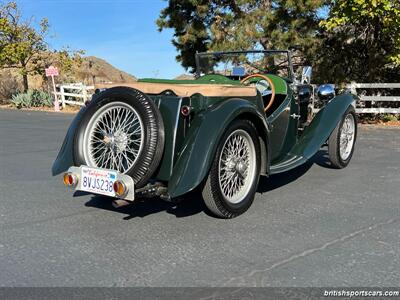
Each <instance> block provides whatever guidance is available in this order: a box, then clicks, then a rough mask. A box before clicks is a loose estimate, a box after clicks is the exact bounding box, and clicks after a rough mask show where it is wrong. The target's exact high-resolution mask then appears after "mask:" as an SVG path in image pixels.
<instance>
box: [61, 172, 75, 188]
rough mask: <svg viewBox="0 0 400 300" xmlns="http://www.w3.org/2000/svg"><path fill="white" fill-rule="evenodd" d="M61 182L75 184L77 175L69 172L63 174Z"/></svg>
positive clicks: (68, 184) (69, 184)
mask: <svg viewBox="0 0 400 300" xmlns="http://www.w3.org/2000/svg"><path fill="white" fill-rule="evenodd" d="M63 182H64V184H65V185H66V186H75V185H76V184H77V183H78V177H77V176H76V175H75V174H73V173H70V172H67V173H65V174H64V177H63Z"/></svg>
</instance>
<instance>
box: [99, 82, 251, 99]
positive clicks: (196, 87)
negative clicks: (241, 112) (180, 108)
mask: <svg viewBox="0 0 400 300" xmlns="http://www.w3.org/2000/svg"><path fill="white" fill-rule="evenodd" d="M116 86H125V87H131V88H135V89H137V90H139V91H141V92H143V93H145V94H155V95H158V94H161V93H162V92H164V91H166V90H170V91H172V92H174V93H175V94H176V95H177V96H180V97H190V96H192V95H193V94H198V93H199V94H202V95H203V96H205V97H254V96H256V95H257V90H256V88H255V87H247V86H237V85H228V84H173V83H150V82H134V83H113V84H96V86H95V88H96V89H107V88H112V87H116Z"/></svg>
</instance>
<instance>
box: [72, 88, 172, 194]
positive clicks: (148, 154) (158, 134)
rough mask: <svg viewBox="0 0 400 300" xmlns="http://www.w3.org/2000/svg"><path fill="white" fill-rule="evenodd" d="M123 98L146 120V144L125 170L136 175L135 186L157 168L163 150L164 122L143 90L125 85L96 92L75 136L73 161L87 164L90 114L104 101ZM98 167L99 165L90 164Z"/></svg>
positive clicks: (134, 178) (104, 102)
mask: <svg viewBox="0 0 400 300" xmlns="http://www.w3.org/2000/svg"><path fill="white" fill-rule="evenodd" d="M113 102H122V103H125V104H127V105H128V106H130V107H132V108H133V109H134V110H135V111H136V112H137V114H138V116H139V118H140V119H141V121H142V124H143V135H144V137H143V146H142V148H141V150H140V152H139V153H138V157H137V159H136V161H135V163H134V164H133V166H131V167H130V168H129V169H128V170H126V171H125V172H124V174H127V175H129V176H131V177H132V178H133V181H134V182H135V186H136V187H138V188H139V187H142V186H144V185H145V184H146V183H147V181H148V180H149V179H150V177H151V176H152V175H153V174H154V172H155V171H156V170H157V168H158V166H159V164H160V161H161V158H162V155H163V152H164V139H165V135H164V123H163V120H162V116H161V113H160V111H159V109H158V108H157V106H156V105H155V104H154V102H153V101H152V100H151V99H150V98H149V97H148V96H146V95H145V94H143V93H142V92H140V91H138V90H136V89H132V88H126V87H114V88H110V89H107V90H105V91H103V92H101V93H100V94H98V95H96V97H94V98H93V100H92V101H91V102H90V103H89V105H88V107H87V109H86V111H85V113H84V115H83V117H82V119H81V121H80V123H79V125H78V127H77V130H76V132H75V137H74V162H75V165H76V166H80V165H88V162H87V161H86V160H85V156H84V147H86V146H87V145H84V134H85V129H86V127H87V126H88V124H89V122H90V120H91V118H92V117H93V116H94V114H95V113H96V111H98V110H99V109H100V108H101V107H103V106H104V105H108V104H110V103H113ZM91 167H97V166H91Z"/></svg>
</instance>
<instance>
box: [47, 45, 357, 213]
mask: <svg viewBox="0 0 400 300" xmlns="http://www.w3.org/2000/svg"><path fill="white" fill-rule="evenodd" d="M249 57H251V58H252V59H249ZM196 63H197V74H196V75H197V76H196V78H195V79H194V80H162V79H142V80H139V81H138V82H135V83H132V84H102V85H99V86H97V91H96V93H95V95H94V96H93V98H92V100H91V101H90V102H89V103H88V104H87V105H86V106H85V107H83V108H82V110H81V111H80V112H79V113H78V114H77V116H76V117H75V119H74V120H73V122H72V124H71V126H70V128H69V130H68V132H67V135H66V137H65V140H64V143H63V145H62V147H61V150H60V153H59V155H58V157H57V159H56V161H55V162H54V165H53V169H52V171H53V174H54V175H56V174H60V173H64V176H63V180H64V184H65V185H67V186H70V187H72V188H73V189H74V190H79V191H85V192H89V193H93V194H100V195H105V196H109V197H112V198H114V204H115V206H122V205H125V204H129V203H131V202H132V201H134V200H135V199H142V198H145V197H161V198H162V199H165V200H167V201H173V200H174V199H177V198H178V197H179V198H181V197H180V196H183V195H185V194H187V193H189V192H191V191H193V190H198V191H201V194H202V197H203V199H204V202H205V204H206V206H207V207H208V209H209V210H210V211H211V212H212V213H213V214H214V215H216V216H218V217H222V218H233V217H236V216H238V215H240V214H242V213H243V212H245V211H246V210H247V209H248V208H249V207H250V205H251V204H252V202H253V199H254V196H255V193H256V190H257V185H258V182H259V177H260V175H264V176H269V175H272V174H277V173H281V172H285V171H288V170H291V169H293V168H295V167H297V166H299V165H301V164H303V163H304V162H306V161H307V160H308V159H310V158H311V157H312V156H313V155H314V154H315V153H316V152H317V151H319V150H320V148H321V147H322V146H323V145H326V144H327V145H328V153H329V158H330V161H331V165H332V166H333V167H335V168H344V167H346V166H347V164H348V163H349V161H350V160H351V158H352V155H353V151H354V145H355V140H356V135H357V122H356V115H355V110H354V102H355V100H356V96H354V95H351V94H350V93H343V94H341V95H335V90H334V89H333V87H332V86H330V85H322V86H320V87H319V88H318V89H317V90H316V93H314V88H313V86H312V85H311V84H310V77H311V68H310V67H303V69H302V71H301V72H299V76H296V73H295V72H294V66H293V63H292V54H291V51H289V50H282V51H281V50H279V51H278V50H271V51H236V52H217V53H198V54H197V55H196ZM314 94H316V95H314ZM316 102H318V103H319V104H320V109H319V111H318V112H317V113H315V110H314V109H313V108H314V107H315V103H316Z"/></svg>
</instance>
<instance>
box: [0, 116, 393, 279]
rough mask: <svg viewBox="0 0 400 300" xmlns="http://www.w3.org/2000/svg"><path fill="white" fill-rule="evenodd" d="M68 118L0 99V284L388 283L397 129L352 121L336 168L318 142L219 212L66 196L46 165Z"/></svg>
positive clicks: (192, 202) (190, 202) (191, 205)
mask: <svg viewBox="0 0 400 300" xmlns="http://www.w3.org/2000/svg"><path fill="white" fill-rule="evenodd" d="M71 119H72V116H71V115H63V114H49V113H39V112H20V111H5V110H3V111H1V110H0V170H1V171H0V286H398V285H399V278H400V210H399V203H400V176H399V175H400V136H399V135H400V130H399V129H382V128H373V127H364V128H362V129H361V130H360V132H359V140H358V144H357V150H356V152H355V156H354V158H353V161H352V163H351V164H350V165H349V167H348V168H347V169H344V170H333V169H330V168H328V167H327V164H326V158H325V157H324V153H323V152H321V153H319V155H317V156H316V157H315V159H314V160H313V163H310V164H308V165H306V166H302V167H300V168H298V169H296V170H294V171H292V172H289V173H286V174H282V175H277V176H273V177H271V178H270V179H262V180H261V182H260V186H259V193H258V194H257V196H256V200H255V202H254V204H253V206H252V207H251V208H250V210H249V211H248V212H247V213H246V214H244V215H243V216H240V217H239V218H236V219H233V220H219V219H214V218H212V217H210V216H209V215H207V214H206V213H205V212H204V206H203V204H202V203H201V201H200V200H199V199H187V200H186V201H184V202H183V203H181V204H180V205H178V206H174V205H171V204H168V203H164V202H162V201H158V200H150V201H147V202H139V203H137V204H134V205H132V206H130V207H128V208H124V209H120V210H116V209H113V208H112V206H111V204H110V202H109V201H107V199H105V198H101V197H93V196H89V195H85V196H79V197H72V194H71V192H70V191H69V190H67V189H66V188H65V187H64V186H63V185H62V184H61V178H60V177H55V178H53V177H51V176H50V167H51V164H52V161H53V159H54V158H55V156H56V154H57V150H58V148H59V147H60V145H61V142H62V139H63V136H64V133H65V132H66V129H67V126H68V124H69V122H70V121H71Z"/></svg>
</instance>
